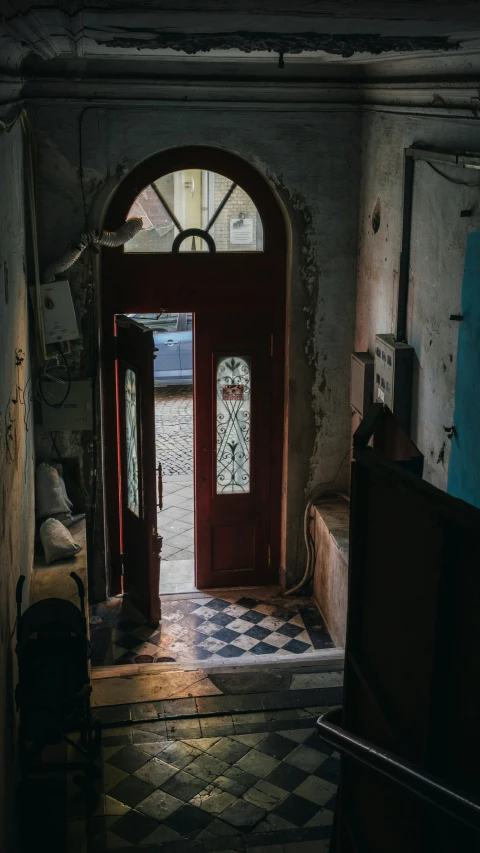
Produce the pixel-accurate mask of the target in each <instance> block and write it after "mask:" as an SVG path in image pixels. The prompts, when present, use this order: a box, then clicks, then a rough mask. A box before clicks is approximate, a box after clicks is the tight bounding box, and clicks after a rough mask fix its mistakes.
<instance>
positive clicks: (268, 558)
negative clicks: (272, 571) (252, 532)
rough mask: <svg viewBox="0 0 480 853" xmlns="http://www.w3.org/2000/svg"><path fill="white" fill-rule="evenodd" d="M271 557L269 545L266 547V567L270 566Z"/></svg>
mask: <svg viewBox="0 0 480 853" xmlns="http://www.w3.org/2000/svg"><path fill="white" fill-rule="evenodd" d="M271 556H272V553H271V548H270V545H269V546H268V557H267V565H268V566H269V565H270V560H271Z"/></svg>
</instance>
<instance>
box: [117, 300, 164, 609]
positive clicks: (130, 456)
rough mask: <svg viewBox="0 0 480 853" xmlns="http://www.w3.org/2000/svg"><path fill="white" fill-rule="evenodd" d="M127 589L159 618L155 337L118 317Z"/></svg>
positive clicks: (123, 549)
mask: <svg viewBox="0 0 480 853" xmlns="http://www.w3.org/2000/svg"><path fill="white" fill-rule="evenodd" d="M116 332H117V338H116V340H117V400H118V425H119V437H120V442H119V463H120V464H119V470H120V541H121V554H122V565H123V590H124V593H125V594H126V595H128V596H129V597H130V598H131V600H132V603H133V604H135V606H136V607H137V608H138V610H139V611H140V612H141V613H142V614H143V616H145V618H146V619H147V620H148V622H149V623H150V624H151V625H157V624H158V622H159V620H160V597H159V583H160V547H161V539H160V538H159V537H158V536H157V508H156V503H157V501H156V493H155V492H156V490H155V481H156V478H155V432H154V395H153V359H154V345H153V333H152V332H151V331H149V330H148V329H146V328H145V327H144V326H141V325H140V324H139V323H135V322H134V321H133V320H130V319H128V318H127V317H125V316H123V315H119V316H117V317H116Z"/></svg>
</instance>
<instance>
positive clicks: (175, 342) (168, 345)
mask: <svg viewBox="0 0 480 853" xmlns="http://www.w3.org/2000/svg"><path fill="white" fill-rule="evenodd" d="M176 344H178V341H166V343H165V346H166V347H173V346H175V345H176Z"/></svg>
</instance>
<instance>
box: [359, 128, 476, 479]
mask: <svg viewBox="0 0 480 853" xmlns="http://www.w3.org/2000/svg"><path fill="white" fill-rule="evenodd" d="M362 123H363V132H362V182H361V192H360V248H359V269H358V293H357V328H356V344H355V346H356V349H357V350H360V351H362V350H366V349H369V350H370V352H372V353H373V351H374V338H375V334H384V333H391V332H395V329H396V299H397V290H398V269H399V259H400V250H401V233H402V203H403V202H402V192H403V156H404V149H405V148H406V147H409V146H410V145H412V144H415V143H418V144H422V145H423V146H427V147H437V148H447V149H451V150H467V151H468V150H470V151H478V150H480V126H479V125H478V122H477V121H476V120H475V119H471V120H469V119H467V118H457V119H455V118H448V117H440V116H437V117H435V116H428V115H424V116H408V115H403V116H400V115H394V114H386V113H385V114H380V113H365V114H364V115H363V117H362ZM439 173H441V174H439ZM464 183H466V184H470V185H471V186H463V184H464ZM478 187H479V183H478V176H477V173H476V172H474V171H473V170H469V169H461V168H458V167H452V166H448V165H444V164H439V163H437V164H434V168H432V166H430V165H429V164H428V163H425V162H417V163H416V165H415V180H414V196H413V215H412V243H411V264H410V280H409V302H408V323H407V340H408V343H410V344H412V346H413V347H414V351H415V352H414V376H413V411H412V432H411V434H412V438H413V440H414V441H415V443H416V444H417V446H418V447H419V449H420V450H421V451H422V453H423V454H424V456H425V467H424V478H425V479H426V480H428V481H429V482H431V483H432V484H433V485H435V486H437V487H438V488H440V489H443V490H447V483H448V471H449V460H450V451H451V447H452V441H455V440H456V438H455V436H454V435H452V433H451V431H450V429H449V428H450V427H451V426H452V424H453V423H454V404H455V393H456V373H457V342H458V329H459V324H458V323H457V322H455V321H452V320H450V315H451V314H460V313H461V304H462V299H461V296H462V280H463V269H464V260H465V251H466V245H467V237H468V235H469V234H470V233H471V232H475V231H479V230H480V207H479V204H478ZM465 210H467V211H470V214H471V215H469V216H465V215H464V216H461V212H462V211H465ZM380 211H381V215H380V216H379V212H380ZM375 217H376V218H375ZM377 225H378V227H377Z"/></svg>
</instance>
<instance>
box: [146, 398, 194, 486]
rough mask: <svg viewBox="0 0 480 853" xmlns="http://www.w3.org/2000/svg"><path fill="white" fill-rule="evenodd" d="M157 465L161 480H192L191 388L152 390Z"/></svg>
mask: <svg viewBox="0 0 480 853" xmlns="http://www.w3.org/2000/svg"><path fill="white" fill-rule="evenodd" d="M155 442H156V449H157V464H158V462H161V463H162V471H163V476H164V477H170V476H172V475H176V474H180V475H185V474H191V475H192V478H193V387H192V385H168V386H166V387H165V388H155Z"/></svg>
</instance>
